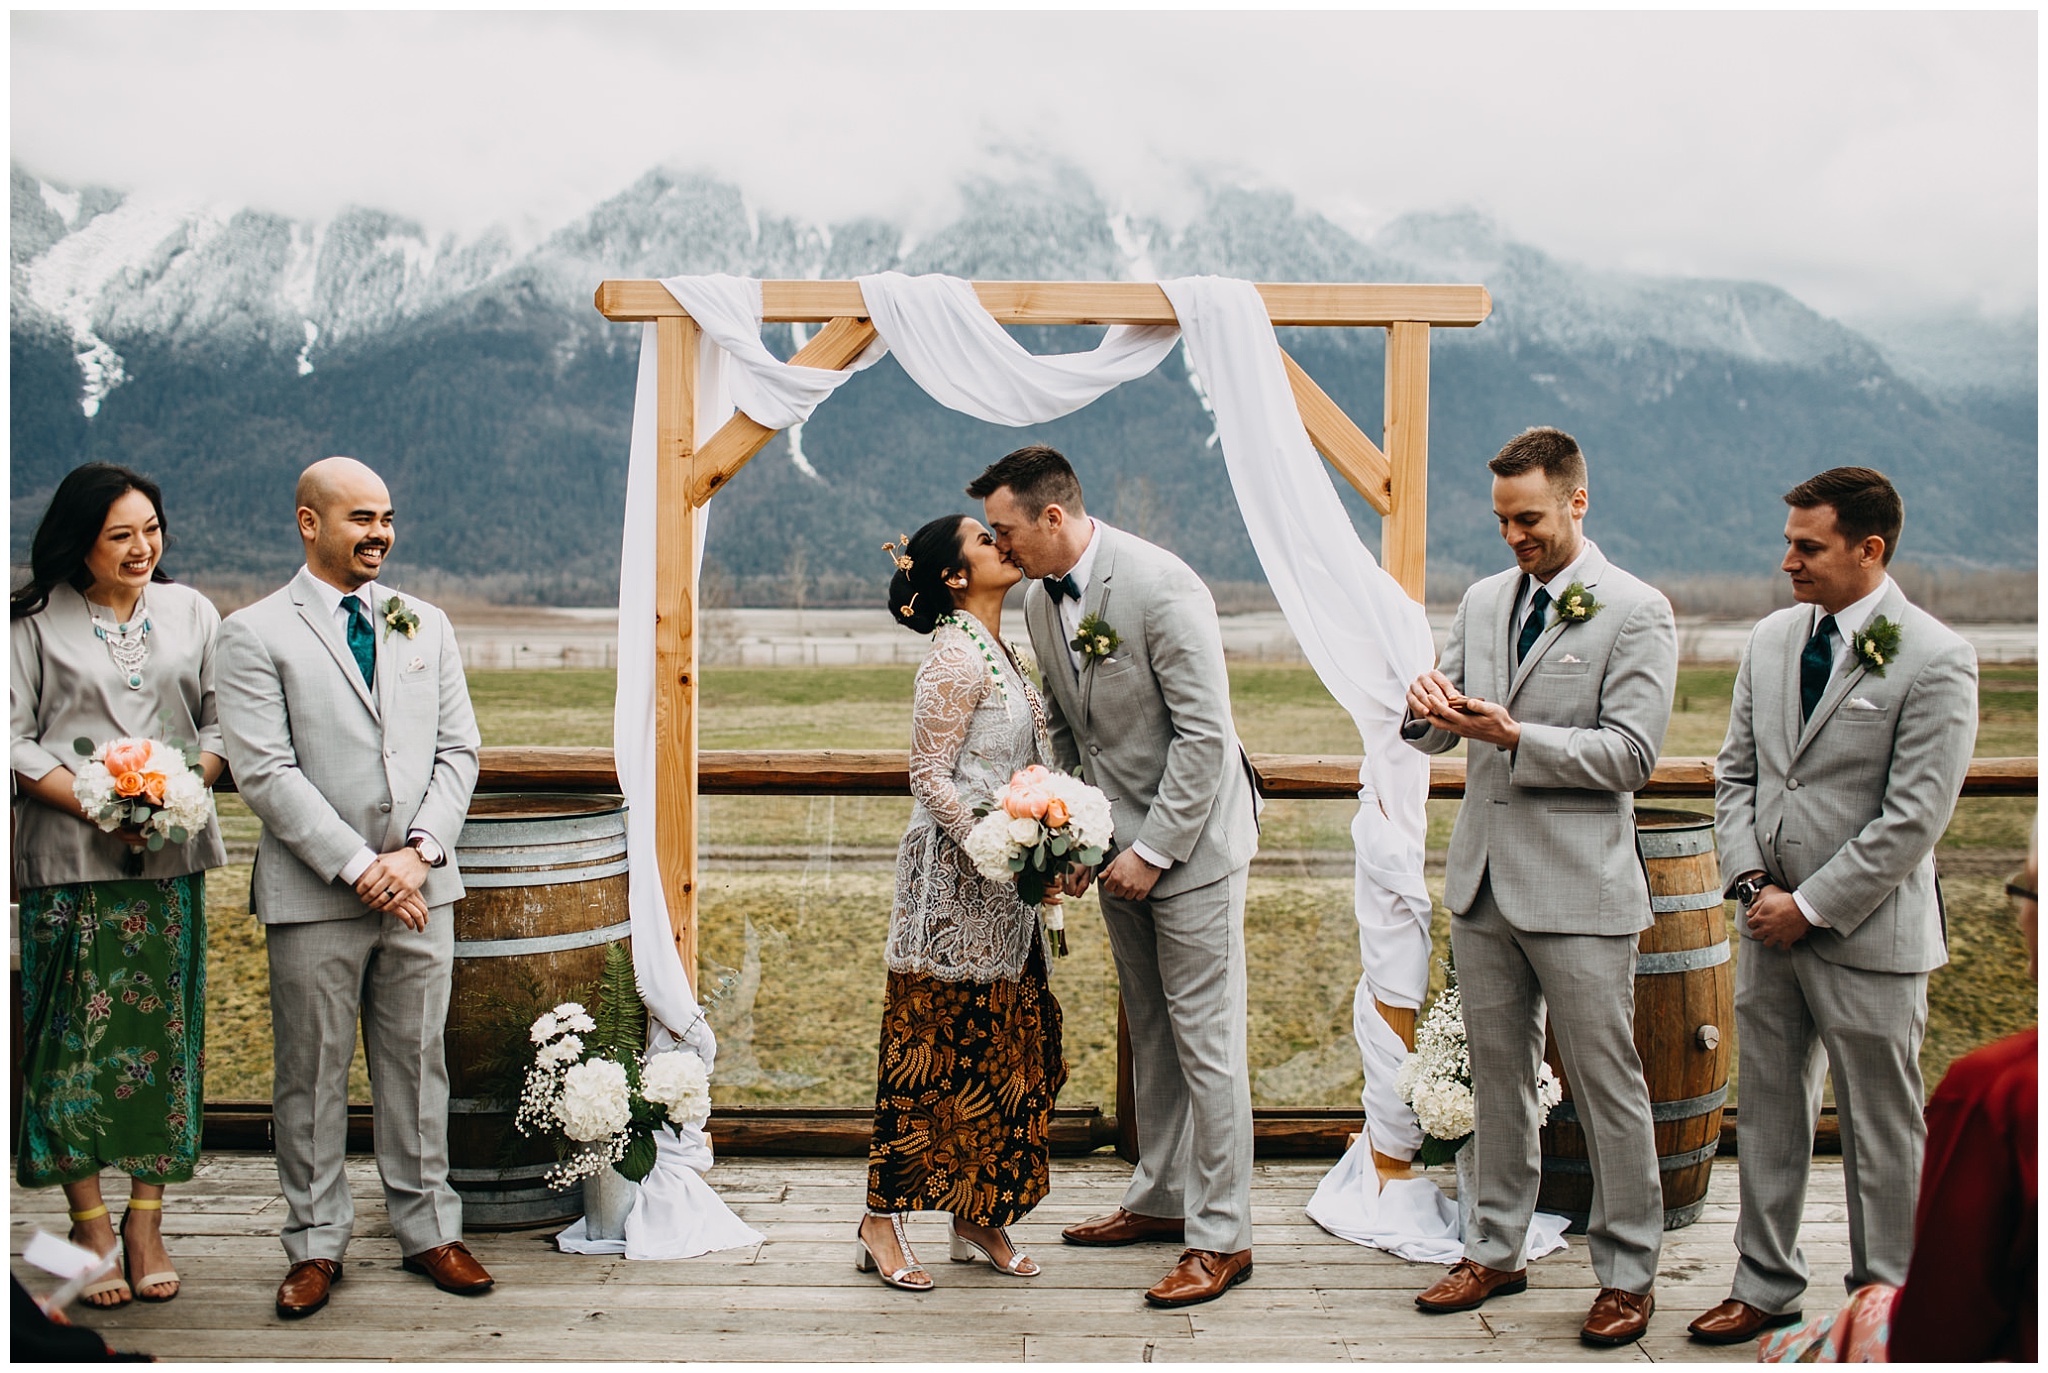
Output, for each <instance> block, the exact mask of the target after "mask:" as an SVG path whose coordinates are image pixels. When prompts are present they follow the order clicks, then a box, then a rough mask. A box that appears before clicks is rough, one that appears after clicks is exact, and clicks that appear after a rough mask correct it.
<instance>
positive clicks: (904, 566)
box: [882, 534, 915, 572]
mask: <svg viewBox="0 0 2048 1373" xmlns="http://www.w3.org/2000/svg"><path fill="white" fill-rule="evenodd" d="M882 551H883V552H884V553H887V554H888V555H889V561H890V562H892V563H894V564H895V565H896V570H897V571H898V572H908V571H910V569H911V568H912V567H913V566H914V565H915V564H913V563H912V562H911V561H910V536H909V535H908V534H898V535H897V536H896V540H895V542H894V543H885V544H883V545H882Z"/></svg>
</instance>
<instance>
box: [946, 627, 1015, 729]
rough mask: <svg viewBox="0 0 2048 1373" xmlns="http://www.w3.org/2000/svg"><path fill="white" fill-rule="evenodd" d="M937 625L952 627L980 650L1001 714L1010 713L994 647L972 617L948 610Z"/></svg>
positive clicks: (1008, 689)
mask: <svg viewBox="0 0 2048 1373" xmlns="http://www.w3.org/2000/svg"><path fill="white" fill-rule="evenodd" d="M939 623H940V624H950V625H953V626H954V627H956V628H957V629H959V630H960V632H961V633H963V634H965V635H966V636H967V637H968V639H969V640H971V641H972V642H973V644H974V646H975V647H976V648H978V649H980V650H981V656H982V660H983V661H984V662H986V663H987V664H988V675H989V680H990V681H993V682H994V683H995V684H996V692H997V694H998V695H1000V696H1001V697H1002V698H1003V714H1005V715H1008V714H1009V713H1010V683H1009V681H1008V680H1007V679H1006V678H1005V677H1004V676H1003V669H1002V666H1001V665H1000V663H999V662H998V660H997V658H996V650H995V648H994V646H993V645H991V644H990V643H989V641H988V636H987V635H985V634H983V633H982V632H981V628H980V626H979V625H977V624H976V623H975V620H974V617H973V616H971V615H968V614H965V613H963V612H961V611H958V610H950V611H947V612H946V614H945V615H943V616H941V617H940V619H939Z"/></svg>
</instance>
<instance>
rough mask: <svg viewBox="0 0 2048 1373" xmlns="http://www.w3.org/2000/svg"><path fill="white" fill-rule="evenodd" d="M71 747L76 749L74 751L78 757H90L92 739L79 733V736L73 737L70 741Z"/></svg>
mask: <svg viewBox="0 0 2048 1373" xmlns="http://www.w3.org/2000/svg"><path fill="white" fill-rule="evenodd" d="M71 747H72V748H73V749H74V750H76V752H77V753H78V756H79V757H81V758H90V757H92V749H93V743H92V740H90V739H88V738H86V737H85V736H84V735H80V736H79V737H78V738H76V739H73V740H72V741H71Z"/></svg>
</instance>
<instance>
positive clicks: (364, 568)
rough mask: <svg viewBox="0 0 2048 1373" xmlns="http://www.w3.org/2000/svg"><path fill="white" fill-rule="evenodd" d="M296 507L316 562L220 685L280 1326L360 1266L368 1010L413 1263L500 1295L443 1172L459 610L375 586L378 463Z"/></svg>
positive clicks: (249, 625)
mask: <svg viewBox="0 0 2048 1373" xmlns="http://www.w3.org/2000/svg"><path fill="white" fill-rule="evenodd" d="M297 503H298V517H297V518H298V526H299V537H300V540H301V541H302V542H303V543H304V545H305V550H306V565H305V566H304V567H303V568H301V569H300V570H299V572H298V575H296V576H295V577H293V578H292V580H291V581H290V582H289V583H287V584H286V585H285V586H284V587H283V588H281V589H280V590H278V591H276V592H274V593H272V594H271V595H270V596H268V597H266V598H264V599H263V600H261V601H258V602H257V603H256V604H254V605H252V606H249V607H247V608H246V609H244V610H241V611H239V612H237V613H236V614H234V615H231V616H229V617H228V619H227V621H226V622H225V623H224V624H223V625H222V626H221V635H220V645H219V648H218V650H217V664H218V666H217V681H218V685H217V687H216V691H217V698H218V703H219V712H220V723H221V732H222V734H223V736H224V738H225V744H226V749H227V756H228V763H229V765H230V766H231V767H232V768H233V770H234V776H235V783H236V785H237V786H238V787H239V788H240V790H241V793H242V799H243V800H244V801H245V802H247V803H248V806H249V809H250V810H252V811H254V812H255V813H256V816H257V818H258V819H260V820H261V821H262V822H263V838H262V840H261V842H260V843H259V844H258V845H257V849H256V868H255V872H254V874H253V875H252V877H251V879H250V885H249V909H250V910H251V911H252V912H254V913H255V916H256V918H257V920H258V921H260V922H261V923H262V925H263V931H264V942H265V944H266V946H267V949H268V952H269V957H270V1012H271V1019H272V1025H273V1033H274V1039H275V1046H276V1047H275V1067H276V1085H275V1087H274V1089H273V1092H272V1106H271V1119H272V1122H273V1128H274V1132H275V1135H276V1144H277V1172H278V1181H279V1184H280V1186H281V1187H282V1189H283V1191H284V1196H285V1202H286V1204H287V1207H288V1215H287V1218H286V1221H285V1226H284V1232H283V1235H282V1238H283V1241H284V1250H285V1257H286V1259H287V1260H288V1261H289V1263H290V1268H289V1270H288V1271H287V1273H286V1275H285V1278H284V1281H283V1283H282V1284H281V1285H280V1286H279V1287H278V1291H277V1311H278V1314H279V1315H281V1316H287V1317H300V1316H309V1315H311V1314H312V1313H313V1312H315V1311H318V1310H319V1309H320V1308H321V1307H323V1306H325V1305H326V1304H327V1300H328V1296H329V1292H330V1289H331V1288H332V1287H333V1285H334V1284H335V1283H338V1282H340V1281H341V1279H342V1277H343V1276H344V1274H345V1272H346V1270H345V1269H344V1268H343V1266H342V1261H343V1255H344V1252H345V1250H346V1249H347V1247H348V1242H349V1239H350V1236H351V1234H352V1233H353V1230H354V1225H355V1207H354V1204H353V1202H352V1201H351V1199H350V1196H349V1188H348V1178H347V1176H346V1175H345V1173H344V1171H343V1167H342V1163H343V1153H344V1146H345V1144H346V1142H347V1134H348V1068H349V1061H350V1059H351V1058H352V1057H353V1056H354V1052H355V1041H356V1027H357V1025H358V1023H360V1025H361V1027H362V1036H363V1046H364V1050H365V1052H366V1053H367V1054H368V1056H369V1064H370V1082H371V1092H372V1095H373V1097H374V1098H375V1100H374V1106H373V1109H374V1111H375V1135H376V1149H377V1171H378V1174H379V1176H380V1177H382V1179H383V1182H384V1199H385V1203H386V1206H387V1208H388V1210H389V1213H390V1217H391V1228H392V1230H393V1231H394V1232H395V1233H396V1234H397V1237H398V1243H399V1250H400V1252H401V1253H402V1254H403V1255H404V1266H405V1268H406V1269H407V1270H408V1271H411V1272H416V1273H420V1274H423V1275H425V1276H426V1277H428V1278H430V1279H431V1280H432V1281H433V1282H434V1284H435V1285H436V1286H438V1287H440V1288H441V1289H442V1290H444V1291H448V1292H455V1293H460V1294H463V1295H476V1294H479V1293H482V1292H485V1291H488V1290H489V1289H490V1287H491V1277H490V1274H488V1273H486V1272H485V1271H484V1269H483V1266H482V1265H481V1264H479V1263H478V1262H477V1261H476V1259H475V1257H474V1256H472V1255H471V1254H470V1252H469V1250H468V1249H467V1248H466V1247H465V1246H464V1244H463V1243H462V1203H461V1201H460V1200H459V1199H458V1198H457V1196H456V1194H455V1192H454V1189H453V1188H451V1187H450V1186H449V1183H448V1067H447V1062H446V1060H445V1058H444V1056H443V1052H442V1029H443V1026H444V1025H445V1023H446V1021H447V1017H448V996H449V981H450V976H451V974H452V970H453V966H454V951H455V928H454V912H453V909H452V907H453V904H454V902H455V901H456V900H457V899H459V898H460V897H461V896H462V894H463V892H462V876H461V873H460V872H459V871H457V868H456V865H455V856H454V849H455V841H456V837H457V836H458V835H459V834H460V833H461V830H462V821H463V817H464V815H465V814H466V813H467V811H468V809H469V797H470V793H471V792H472V791H473V790H474V789H475V787H476V776H477V744H478V737H477V728H476V717H475V715H474V714H473V713H472V712H471V710H470V704H469V687H468V683H467V682H466V681H465V680H464V678H463V674H462V657H461V654H460V653H459V652H457V650H456V645H455V634H454V631H453V629H452V628H451V627H450V626H449V623H448V617H447V616H446V615H443V614H442V613H441V612H440V611H439V610H437V609H435V608H434V607H433V606H431V605H428V604H427V603H426V602H425V601H421V600H417V599H414V598H412V597H409V596H399V595H396V594H394V593H393V592H392V591H391V590H390V589H389V588H386V587H383V586H380V585H379V584H378V581H377V575H378V573H379V572H380V571H381V570H382V569H383V566H384V562H385V559H386V558H388V557H389V556H390V553H391V548H392V545H393V543H394V542H395V538H396V533H395V526H394V523H393V510H392V505H391V494H390V492H389V491H387V490H386V489H385V486H384V483H383V481H382V480H381V479H380V478H379V477H378V476H377V474H376V473H375V472H373V471H371V470H370V469H369V468H368V467H366V466H364V465H363V464H362V463H360V462H357V461H356V460H355V459H354V458H343V457H335V458H326V459H323V460H322V461H320V462H316V463H314V464H313V465H312V466H311V467H309V468H307V469H306V471H305V473H304V474H303V475H301V476H300V478H299V485H298V493H297Z"/></svg>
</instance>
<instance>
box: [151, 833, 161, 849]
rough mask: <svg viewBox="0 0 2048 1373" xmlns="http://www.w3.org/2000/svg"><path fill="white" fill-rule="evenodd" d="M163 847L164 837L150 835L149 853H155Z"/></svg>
mask: <svg viewBox="0 0 2048 1373" xmlns="http://www.w3.org/2000/svg"><path fill="white" fill-rule="evenodd" d="M163 846H164V837H163V836H162V835H161V834H152V835H150V836H149V851H150V852H151V853H155V852H157V851H158V850H159V849H161V848H163Z"/></svg>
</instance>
